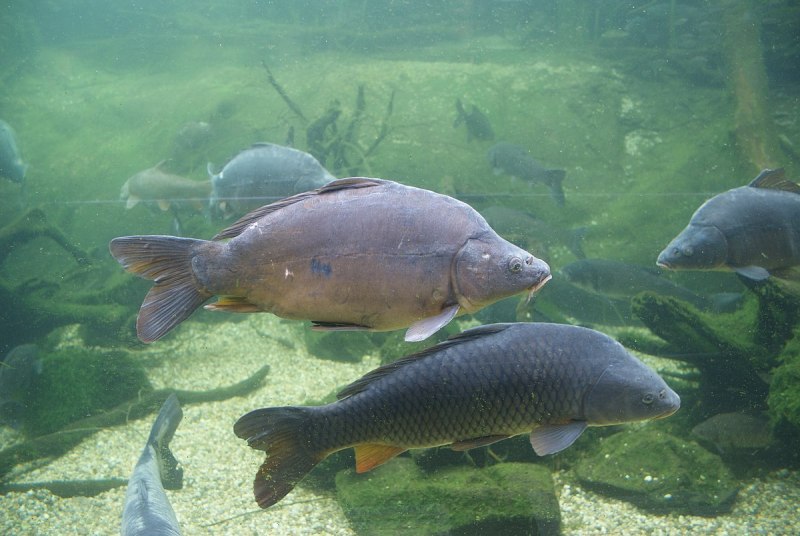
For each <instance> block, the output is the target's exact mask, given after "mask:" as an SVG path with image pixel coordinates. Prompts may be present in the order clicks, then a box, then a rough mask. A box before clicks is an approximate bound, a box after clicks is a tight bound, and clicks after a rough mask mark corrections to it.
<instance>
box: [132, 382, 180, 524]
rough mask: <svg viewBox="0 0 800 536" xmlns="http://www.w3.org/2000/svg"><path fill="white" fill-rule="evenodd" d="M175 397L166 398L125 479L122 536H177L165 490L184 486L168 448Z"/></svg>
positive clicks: (176, 417)
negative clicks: (136, 460)
mask: <svg viewBox="0 0 800 536" xmlns="http://www.w3.org/2000/svg"><path fill="white" fill-rule="evenodd" d="M182 418H183V411H181V406H180V403H179V402H178V397H176V396H175V393H173V394H171V395H169V397H168V398H167V400H166V401H165V402H164V405H163V406H161V411H159V412H158V417H156V420H155V422H154V423H153V427H152V428H151V429H150V437H149V438H148V439H147V443H146V444H145V446H144V450H143V451H142V455H141V456H140V457H139V461H138V462H136V467H134V469H133V473H132V474H131V477H130V479H129V480H128V490H127V492H126V493H125V508H124V509H123V511H122V527H121V529H120V533H121V534H122V536H170V535H175V536H180V534H181V529H180V526H179V525H178V519H177V518H176V517H175V512H174V511H173V510H172V505H171V504H170V503H169V499H167V495H166V493H164V488H166V489H181V487H183V469H182V468H181V467H180V464H179V463H178V460H176V459H175V456H173V455H172V451H170V449H169V442H170V441H171V440H172V436H173V435H174V434H175V430H176V429H177V428H178V424H180V422H181V419H182Z"/></svg>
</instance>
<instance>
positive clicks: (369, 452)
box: [355, 443, 406, 473]
mask: <svg viewBox="0 0 800 536" xmlns="http://www.w3.org/2000/svg"><path fill="white" fill-rule="evenodd" d="M405 450H406V449H404V448H402V447H395V446H392V445H379V444H376V443H365V444H363V445H356V446H355V451H356V473H366V472H367V471H369V470H370V469H374V468H375V467H378V466H379V465H381V464H382V463H384V462H387V461H389V460H391V459H392V458H394V457H395V456H397V455H398V454H400V453H402V452H405Z"/></svg>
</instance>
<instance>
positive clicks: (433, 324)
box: [405, 305, 459, 342]
mask: <svg viewBox="0 0 800 536" xmlns="http://www.w3.org/2000/svg"><path fill="white" fill-rule="evenodd" d="M458 307H459V306H458V305H451V306H450V307H445V309H444V310H443V311H442V312H441V313H439V314H438V315H436V316H431V317H429V318H423V319H422V320H418V321H417V322H414V323H413V324H411V327H409V328H408V331H406V337H405V340H406V342H418V341H424V340H425V339H427V338H428V337H430V336H431V335H433V334H434V333H436V332H437V331H439V330H440V329H442V328H443V327H445V326H446V325H447V324H448V323H449V322H450V321H451V320H452V319H453V318H455V316H456V314H458Z"/></svg>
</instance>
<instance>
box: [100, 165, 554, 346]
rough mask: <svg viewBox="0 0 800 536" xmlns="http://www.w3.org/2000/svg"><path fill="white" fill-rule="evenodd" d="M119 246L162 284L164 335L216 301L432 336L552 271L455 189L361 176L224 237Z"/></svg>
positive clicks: (153, 307) (341, 325) (135, 266)
mask: <svg viewBox="0 0 800 536" xmlns="http://www.w3.org/2000/svg"><path fill="white" fill-rule="evenodd" d="M109 247H110V250H111V254H112V255H113V256H114V257H115V258H116V259H117V260H118V261H119V263H120V264H121V265H122V266H123V267H124V268H125V269H126V270H128V271H130V272H133V273H135V274H137V275H139V276H141V277H144V278H146V279H151V280H153V281H155V286H154V287H153V288H152V289H151V290H150V292H149V293H148V294H147V296H146V297H145V299H144V302H143V303H142V307H141V309H140V310H139V317H138V320H137V323H136V328H137V332H138V335H139V338H140V339H141V340H142V341H144V342H152V341H155V340H157V339H159V338H160V337H162V336H163V335H164V334H165V333H167V332H168V331H169V330H171V329H172V328H173V327H175V326H176V325H177V324H179V323H180V322H181V321H183V320H185V319H186V318H187V317H188V316H189V315H190V314H191V313H192V311H194V309H196V308H197V307H199V306H200V305H201V304H202V303H203V302H205V301H206V300H207V299H209V298H210V297H212V296H214V295H216V296H219V299H218V301H217V302H216V303H213V304H211V305H207V306H206V308H207V309H211V310H217V311H231V312H242V313H244V312H258V311H266V312H270V313H273V314H275V315H278V316H280V317H283V318H291V319H297V320H311V321H312V322H313V323H314V327H315V329H322V330H344V329H361V330H365V329H368V330H375V331H391V330H395V329H401V328H409V329H408V331H407V332H406V340H408V341H420V340H423V339H425V338H427V337H429V336H430V335H432V334H433V333H435V332H436V331H438V330H439V329H441V328H442V327H444V326H445V325H446V324H447V323H449V322H450V320H452V319H453V318H454V317H455V316H456V315H458V314H463V313H473V312H475V311H478V310H480V309H481V308H483V307H485V306H487V305H489V304H491V303H494V302H496V301H499V300H501V299H503V298H506V297H508V296H513V295H515V294H520V293H522V292H525V291H527V292H528V293H529V296H530V295H532V294H533V292H535V291H536V290H538V289H539V288H540V287H541V286H542V285H544V284H545V283H546V282H547V281H548V280H549V279H550V267H549V266H548V265H547V263H545V262H543V261H541V260H539V259H537V258H536V257H534V256H533V255H531V254H530V253H528V252H526V251H524V250H522V249H520V248H518V247H517V246H515V245H513V244H511V243H510V242H508V241H506V240H505V239H503V238H501V237H500V236H498V235H497V233H495V232H494V231H493V230H492V228H491V227H489V224H487V223H486V220H484V219H483V217H481V215H480V214H478V213H477V212H476V211H475V210H474V209H473V208H472V207H470V206H469V205H467V204H466V203H462V202H461V201H458V200H456V199H453V198H452V197H448V196H445V195H441V194H437V193H434V192H431V191H428V190H423V189H421V188H414V187H411V186H404V185H402V184H398V183H396V182H392V181H385V180H381V179H365V178H350V179H341V180H337V181H334V182H332V183H330V184H328V185H326V186H323V187H322V188H319V189H317V190H314V191H311V192H305V193H302V194H298V195H295V196H293V197H290V198H287V199H284V200H282V201H279V202H277V203H273V204H272V205H266V206H264V207H261V208H260V209H258V210H256V211H254V212H252V213H250V214H248V215H247V216H245V217H243V218H242V219H240V220H239V221H238V222H236V223H234V224H233V225H232V226H231V227H228V228H227V229H225V230H223V231H221V232H220V233H218V234H217V235H216V236H215V237H214V238H213V239H212V240H210V241H208V240H197V239H189V238H177V237H172V236H129V237H120V238H115V239H114V240H112V241H111V243H110V245H109Z"/></svg>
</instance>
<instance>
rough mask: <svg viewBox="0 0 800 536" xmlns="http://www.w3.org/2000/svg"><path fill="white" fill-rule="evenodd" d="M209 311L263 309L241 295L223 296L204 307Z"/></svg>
mask: <svg viewBox="0 0 800 536" xmlns="http://www.w3.org/2000/svg"><path fill="white" fill-rule="evenodd" d="M204 309H207V310H209V311H226V312H229V313H258V312H259V311H261V309H259V308H258V306H257V305H255V304H253V303H250V302H249V301H247V298H243V297H241V296H221V297H220V298H219V299H218V300H217V301H215V302H214V303H209V304H208V305H206V306H205V307H204Z"/></svg>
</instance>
